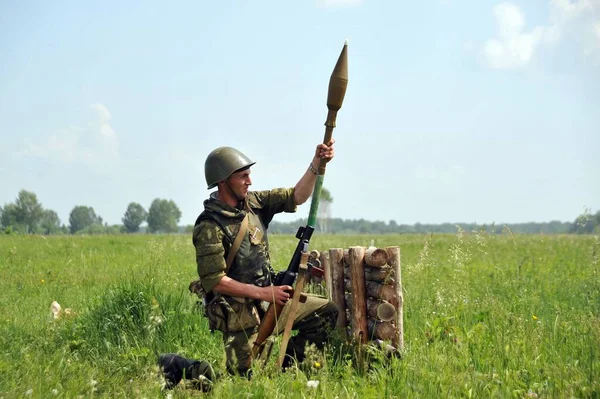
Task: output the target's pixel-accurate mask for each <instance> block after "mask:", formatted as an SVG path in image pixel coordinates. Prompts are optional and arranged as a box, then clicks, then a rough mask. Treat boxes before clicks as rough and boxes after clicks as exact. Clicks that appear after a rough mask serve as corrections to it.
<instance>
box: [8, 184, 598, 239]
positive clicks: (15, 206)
mask: <svg viewBox="0 0 600 399" xmlns="http://www.w3.org/2000/svg"><path fill="white" fill-rule="evenodd" d="M326 198H327V201H326V202H327V203H328V204H331V202H332V198H331V197H330V196H329V197H326ZM328 209H329V208H327V212H320V214H319V220H318V223H317V228H318V229H321V231H322V232H326V233H330V234H398V233H406V234H426V233H450V234H453V233H456V231H457V229H458V228H460V229H462V230H463V231H467V232H469V231H486V232H487V233H489V234H501V233H503V232H505V231H506V229H507V228H508V229H510V231H511V232H512V233H515V234H600V211H598V212H596V213H595V214H592V213H591V212H590V210H589V209H586V210H585V211H584V213H583V214H581V215H579V216H578V217H577V218H576V219H575V220H574V221H573V222H560V221H551V222H544V223H536V222H529V223H516V224H506V225H505V224H497V225H495V224H491V225H482V224H476V223H441V224H421V223H415V224H412V225H408V224H398V223H396V222H395V221H394V220H390V221H389V222H387V223H386V222H383V221H368V220H365V219H340V218H331V217H330V216H329V211H328ZM180 219H181V211H180V209H179V207H178V206H177V204H175V202H173V200H166V199H161V198H156V199H154V200H153V201H152V203H151V204H150V207H149V208H148V210H146V209H145V208H144V207H143V206H142V205H140V204H139V203H137V202H131V203H129V205H127V208H126V210H125V212H124V214H123V217H122V218H121V221H122V222H123V224H122V225H112V226H109V225H108V224H107V223H105V222H104V221H103V219H102V217H100V216H99V215H97V214H96V212H95V211H94V208H92V207H90V206H84V205H77V206H75V207H74V208H73V209H72V210H71V212H70V214H69V222H68V225H66V224H62V223H61V221H60V218H59V217H58V215H57V213H56V212H55V211H53V210H51V209H44V207H43V206H42V204H41V203H40V202H39V201H38V199H37V196H36V194H35V193H33V192H30V191H27V190H21V191H19V194H18V196H17V198H16V199H15V201H14V202H13V203H9V204H4V206H3V207H0V228H2V230H3V231H4V232H5V233H7V234H10V233H20V234H43V235H50V234H121V233H137V232H147V233H178V232H179V233H182V232H185V233H190V232H191V231H192V229H193V226H191V225H187V226H179V220H180ZM144 222H146V223H147V227H145V228H143V227H141V225H142V223H144ZM304 225H306V219H299V220H297V221H295V222H289V223H281V222H276V221H273V222H271V224H270V225H269V232H271V233H275V234H295V232H296V230H297V229H298V226H304Z"/></svg>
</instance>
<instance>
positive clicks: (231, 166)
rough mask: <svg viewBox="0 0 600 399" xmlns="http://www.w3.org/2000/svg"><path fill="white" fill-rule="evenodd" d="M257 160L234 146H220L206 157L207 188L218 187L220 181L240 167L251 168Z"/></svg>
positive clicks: (205, 174)
mask: <svg viewBox="0 0 600 399" xmlns="http://www.w3.org/2000/svg"><path fill="white" fill-rule="evenodd" d="M255 163H256V162H252V161H251V160H250V158H248V157H247V156H245V155H244V154H242V153H241V152H240V151H238V150H236V149H235V148H232V147H219V148H217V149H216V150H214V151H213V152H211V153H210V154H208V157H206V161H205V162H204V176H205V177H206V184H208V187H207V189H211V188H213V187H216V186H217V184H218V183H219V182H220V181H223V180H225V179H227V178H228V177H229V176H231V175H232V174H233V173H234V172H237V171H238V170H240V169H245V168H249V167H250V166H252V165H254V164H255Z"/></svg>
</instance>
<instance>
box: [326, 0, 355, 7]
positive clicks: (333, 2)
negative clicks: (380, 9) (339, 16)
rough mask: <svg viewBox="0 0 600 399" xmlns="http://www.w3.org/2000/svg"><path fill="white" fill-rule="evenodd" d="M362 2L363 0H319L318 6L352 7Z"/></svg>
mask: <svg viewBox="0 0 600 399" xmlns="http://www.w3.org/2000/svg"><path fill="white" fill-rule="evenodd" d="M360 3H362V0H317V6H318V7H324V8H334V7H351V6H356V5H359V4H360Z"/></svg>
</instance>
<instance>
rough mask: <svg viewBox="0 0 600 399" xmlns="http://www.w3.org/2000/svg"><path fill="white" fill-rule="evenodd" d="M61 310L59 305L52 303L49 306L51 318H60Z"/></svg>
mask: <svg viewBox="0 0 600 399" xmlns="http://www.w3.org/2000/svg"><path fill="white" fill-rule="evenodd" d="M61 310H62V308H61V306H60V303H58V302H56V301H52V303H51V304H50V311H51V312H52V316H54V318H55V319H58V318H59V317H60V311H61Z"/></svg>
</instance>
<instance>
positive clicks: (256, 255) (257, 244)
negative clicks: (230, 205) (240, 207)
mask: <svg viewBox="0 0 600 399" xmlns="http://www.w3.org/2000/svg"><path fill="white" fill-rule="evenodd" d="M246 213H247V214H248V218H249V220H248V231H247V233H246V235H245V237H244V238H243V239H242V242H241V244H240V247H239V249H238V252H237V254H236V256H235V259H234V260H233V263H232V264H231V267H230V268H229V270H227V271H226V273H225V274H226V275H227V276H228V277H230V278H232V279H234V280H237V281H239V282H241V283H247V284H253V285H257V286H261V287H262V286H265V285H269V284H271V280H272V278H273V276H274V272H273V268H272V267H271V259H270V257H269V243H268V241H267V234H266V231H265V227H264V224H263V222H262V221H261V219H260V217H259V216H258V215H257V214H255V213H254V212H253V211H252V210H249V211H247V212H246V211H243V212H241V215H244V216H245V214H246ZM203 220H211V221H213V222H215V223H216V224H217V225H218V226H219V227H220V228H221V230H222V231H223V233H224V235H225V237H224V239H223V247H224V249H225V255H224V257H225V259H227V255H228V254H229V250H230V249H231V246H232V245H233V241H234V240H235V237H236V236H237V233H238V231H239V229H240V226H241V219H240V220H238V218H232V217H227V216H225V215H222V214H220V213H218V212H214V211H211V210H204V211H203V212H202V213H201V214H200V216H198V219H197V220H196V223H195V225H196V226H197V225H198V224H199V223H200V222H201V221H203Z"/></svg>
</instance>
